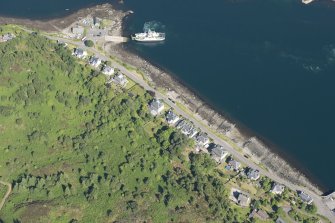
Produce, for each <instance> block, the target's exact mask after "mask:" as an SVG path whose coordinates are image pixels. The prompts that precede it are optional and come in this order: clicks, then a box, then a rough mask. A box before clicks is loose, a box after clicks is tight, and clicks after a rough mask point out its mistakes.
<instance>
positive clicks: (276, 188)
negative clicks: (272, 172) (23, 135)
mask: <svg viewBox="0 0 335 223" xmlns="http://www.w3.org/2000/svg"><path fill="white" fill-rule="evenodd" d="M284 190H285V186H284V185H282V184H277V183H274V184H273V186H272V188H271V190H270V192H271V193H273V194H278V195H281V194H282V193H283V192H284Z"/></svg>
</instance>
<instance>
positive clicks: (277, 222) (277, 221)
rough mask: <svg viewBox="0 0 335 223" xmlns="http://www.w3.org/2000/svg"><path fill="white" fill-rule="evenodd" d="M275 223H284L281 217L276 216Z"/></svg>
mask: <svg viewBox="0 0 335 223" xmlns="http://www.w3.org/2000/svg"><path fill="white" fill-rule="evenodd" d="M276 223H286V222H285V221H284V220H283V219H281V218H280V217H278V218H277V220H276Z"/></svg>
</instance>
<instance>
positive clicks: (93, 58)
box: [88, 56, 102, 68]
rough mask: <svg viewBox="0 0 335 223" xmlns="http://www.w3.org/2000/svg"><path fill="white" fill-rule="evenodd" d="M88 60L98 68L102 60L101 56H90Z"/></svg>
mask: <svg viewBox="0 0 335 223" xmlns="http://www.w3.org/2000/svg"><path fill="white" fill-rule="evenodd" d="M88 62H89V63H90V65H91V66H93V67H95V68H97V67H99V66H100V64H101V62H102V61H101V59H100V58H98V57H95V56H93V57H91V58H90V60H89V61H88Z"/></svg>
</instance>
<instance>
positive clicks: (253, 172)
mask: <svg viewBox="0 0 335 223" xmlns="http://www.w3.org/2000/svg"><path fill="white" fill-rule="evenodd" d="M247 177H248V178H249V179H251V180H257V179H258V178H259V177H260V173H259V170H255V169H250V170H249V171H248V173H247Z"/></svg>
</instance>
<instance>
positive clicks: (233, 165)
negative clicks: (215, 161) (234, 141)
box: [229, 160, 241, 170]
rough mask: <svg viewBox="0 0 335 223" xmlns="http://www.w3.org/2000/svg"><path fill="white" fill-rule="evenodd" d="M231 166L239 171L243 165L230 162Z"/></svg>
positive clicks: (233, 161) (234, 161)
mask: <svg viewBox="0 0 335 223" xmlns="http://www.w3.org/2000/svg"><path fill="white" fill-rule="evenodd" d="M229 165H230V166H231V167H232V168H233V169H234V170H238V169H239V168H240V167H241V163H240V162H237V161H236V160H230V161H229Z"/></svg>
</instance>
